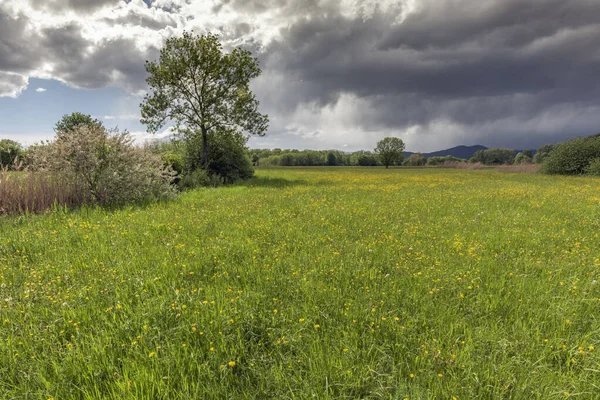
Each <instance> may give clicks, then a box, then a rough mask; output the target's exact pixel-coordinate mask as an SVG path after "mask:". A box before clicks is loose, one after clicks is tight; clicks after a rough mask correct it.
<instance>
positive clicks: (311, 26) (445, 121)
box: [0, 0, 600, 152]
mask: <svg viewBox="0 0 600 400" xmlns="http://www.w3.org/2000/svg"><path fill="white" fill-rule="evenodd" d="M184 30H188V31H193V32H195V33H197V34H202V33H205V32H213V33H216V34H218V35H219V37H220V39H221V41H222V43H223V45H224V48H225V49H232V48H235V47H242V48H245V49H249V50H251V51H252V52H253V54H254V55H255V56H256V57H258V59H259V61H260V66H261V69H262V75H261V76H260V77H259V78H257V79H255V80H254V81H253V82H252V85H251V87H252V90H253V91H254V92H255V93H256V95H257V98H258V99H259V101H260V103H261V105H260V111H261V112H263V113H266V114H268V115H269V119H270V123H269V130H268V132H267V135H266V136H264V137H252V138H251V139H250V142H249V145H250V147H252V148H275V147H279V148H298V149H338V150H344V151H355V150H363V149H364V150H369V149H373V148H374V147H375V145H376V142H377V141H378V140H381V139H382V138H384V137H387V136H396V137H399V138H401V139H402V140H403V141H404V142H405V143H406V148H407V150H410V151H422V152H428V151H435V150H440V149H444V148H449V147H452V146H457V145H474V144H481V145H485V146H488V147H510V148H515V149H525V148H537V147H539V146H540V145H542V144H545V143H556V142H559V141H561V140H564V139H567V138H570V137H574V136H581V135H589V134H594V133H598V132H600V34H598V32H600V3H599V0H568V1H565V0H527V1H524V0H129V1H124V0H0V139H2V138H10V139H14V140H17V141H19V142H21V143H23V144H24V145H30V144H33V143H35V142H38V141H40V140H45V139H51V138H52V136H53V134H54V132H53V126H54V124H55V123H56V122H57V121H58V120H59V119H60V118H61V117H62V116H63V115H64V114H69V113H72V112H75V111H78V112H83V113H85V114H90V115H92V116H94V117H95V118H98V119H100V120H102V121H103V123H104V124H105V126H107V127H119V128H120V129H127V130H129V131H130V132H131V133H132V134H133V135H135V136H136V137H137V138H138V140H139V141H143V140H147V139H148V138H162V137H166V136H168V135H169V133H170V132H169V131H168V130H165V131H164V132H162V133H159V134H157V135H154V136H152V135H150V134H147V133H146V129H145V126H144V125H142V124H141V123H140V122H139V118H140V110H139V104H140V103H141V101H142V100H143V95H144V93H145V91H146V90H147V89H148V88H147V86H146V83H145V79H146V77H147V73H146V71H145V68H144V63H145V60H156V59H157V57H158V54H159V51H160V48H161V47H162V45H163V43H164V42H165V40H166V39H167V38H169V37H172V36H176V35H180V34H181V33H182V32H183V31H184Z"/></svg>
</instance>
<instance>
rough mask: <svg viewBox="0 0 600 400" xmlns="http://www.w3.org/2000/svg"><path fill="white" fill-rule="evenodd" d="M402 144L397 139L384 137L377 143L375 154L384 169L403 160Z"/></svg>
mask: <svg viewBox="0 0 600 400" xmlns="http://www.w3.org/2000/svg"><path fill="white" fill-rule="evenodd" d="M403 152H404V142H403V141H402V140H401V139H399V138H397V137H386V138H385V139H383V140H380V141H379V142H377V147H375V154H377V155H378V156H379V160H380V161H381V163H382V164H383V165H385V168H386V169H387V168H389V166H390V165H394V164H400V163H401V162H402V160H403V159H404V154H403Z"/></svg>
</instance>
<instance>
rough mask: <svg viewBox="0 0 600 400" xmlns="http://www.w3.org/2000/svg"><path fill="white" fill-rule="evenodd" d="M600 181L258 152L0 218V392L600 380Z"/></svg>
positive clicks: (549, 386)
mask: <svg viewBox="0 0 600 400" xmlns="http://www.w3.org/2000/svg"><path fill="white" fill-rule="evenodd" d="M599 232H600V180H599V179H592V178H563V177H551V176H540V175H532V174H505V173H500V172H496V171H492V170H484V171H460V170H444V169H390V170H384V169H383V168H382V169H379V168H374V169H368V168H365V169H361V168H314V169H308V168H306V169H283V168H280V169H262V170H259V171H257V177H256V178H254V180H252V181H250V182H249V183H247V184H245V185H242V186H234V187H225V188H218V189H201V190H197V191H194V192H189V193H185V194H183V195H182V196H181V197H180V198H178V199H177V200H175V201H172V202H168V203H159V204H154V205H151V206H147V207H142V208H127V209H122V210H117V211H107V210H101V209H95V210H93V209H82V210H78V211H73V212H54V213H50V214H47V215H38V216H22V217H10V218H6V217H5V218H2V219H1V220H0V234H1V236H0V338H1V341H0V398H2V399H13V398H14V399H49V398H54V399H55V400H60V399H103V398H105V399H270V398H274V399H308V398H317V399H327V398H330V399H379V398H382V399H388V398H389V399H404V398H408V399H430V398H431V399H452V398H453V397H455V398H457V399H473V398H478V399H496V398H498V399H501V398H502V399H504V398H506V399H536V398H538V399H563V398H566V397H573V398H577V399H596V398H599V396H600V365H599V363H600V321H599V320H598V317H599V316H600V313H599V312H598V311H599V310H600V283H598V284H597V281H600V237H599Z"/></svg>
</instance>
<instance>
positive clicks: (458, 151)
mask: <svg viewBox="0 0 600 400" xmlns="http://www.w3.org/2000/svg"><path fill="white" fill-rule="evenodd" d="M486 149H487V147H485V146H481V145H475V146H456V147H452V148H450V149H446V150H439V151H434V152H431V153H423V155H424V156H425V158H429V157H444V156H454V157H458V158H465V159H467V160H468V159H469V158H471V157H473V154H475V152H477V151H479V150H486ZM411 154H414V153H413V152H409V151H408V152H404V156H405V157H410V155H411Z"/></svg>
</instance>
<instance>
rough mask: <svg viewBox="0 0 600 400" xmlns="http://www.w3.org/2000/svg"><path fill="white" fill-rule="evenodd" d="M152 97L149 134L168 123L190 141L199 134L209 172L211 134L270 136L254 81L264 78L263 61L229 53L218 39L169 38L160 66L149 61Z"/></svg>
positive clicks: (147, 105) (145, 117)
mask: <svg viewBox="0 0 600 400" xmlns="http://www.w3.org/2000/svg"><path fill="white" fill-rule="evenodd" d="M146 71H147V72H148V73H149V74H150V75H149V77H148V78H147V79H146V82H148V84H149V85H150V92H149V93H148V94H147V95H146V96H145V98H144V102H143V103H142V104H141V111H142V119H141V122H142V123H143V124H146V125H147V127H148V131H149V132H152V133H156V132H157V131H158V130H159V129H161V128H162V127H163V126H164V125H165V124H166V123H167V122H169V121H170V122H173V123H174V127H175V130H176V131H177V132H179V133H181V134H183V136H184V138H186V139H188V141H189V142H190V143H191V142H194V141H195V137H197V136H198V135H199V136H200V139H201V146H202V167H203V168H207V165H208V157H209V153H210V149H209V146H210V141H209V135H210V134H212V133H214V134H218V133H219V132H230V131H231V130H232V129H234V130H239V131H243V132H245V133H248V134H253V135H260V136H262V135H264V134H265V132H266V130H267V125H268V118H267V116H266V115H264V114H261V113H260V112H259V111H258V105H259V102H258V100H256V97H255V96H254V94H253V93H252V92H251V91H250V80H251V79H253V78H256V77H257V76H259V75H260V73H261V70H260V68H259V66H258V60H257V59H256V58H254V57H252V54H251V53H250V51H248V50H243V49H234V50H233V51H232V52H230V53H225V52H224V51H223V48H222V46H221V43H220V42H219V39H218V37H217V36H216V35H214V34H210V33H209V34H206V35H194V34H192V33H190V32H184V33H183V36H181V37H173V38H170V39H167V41H166V43H165V46H164V47H163V48H162V49H161V51H160V56H159V59H158V61H157V62H150V61H147V62H146Z"/></svg>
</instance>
